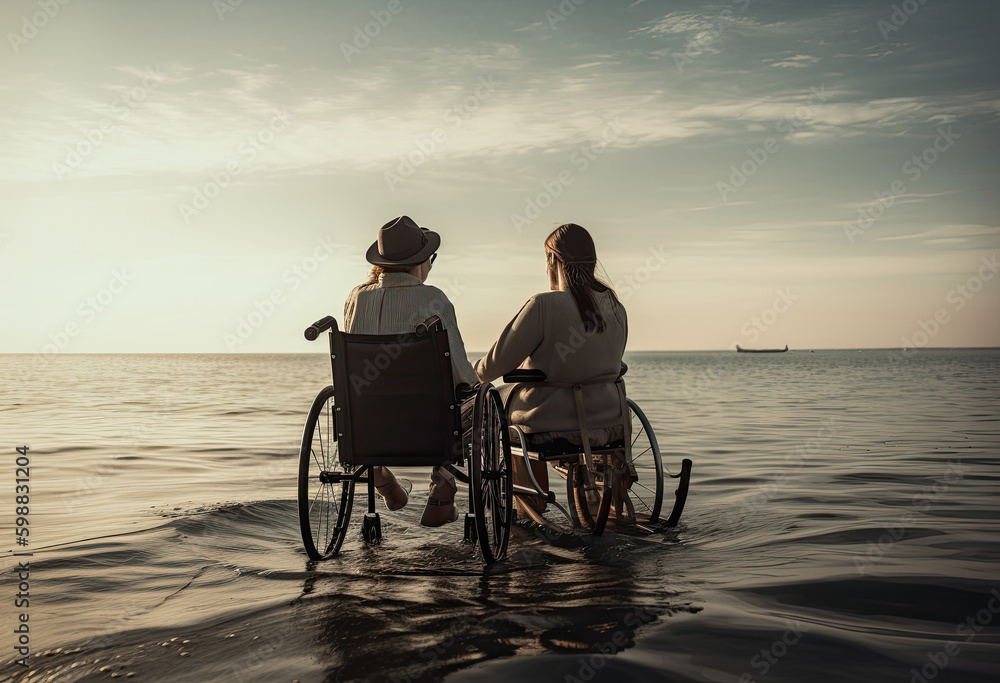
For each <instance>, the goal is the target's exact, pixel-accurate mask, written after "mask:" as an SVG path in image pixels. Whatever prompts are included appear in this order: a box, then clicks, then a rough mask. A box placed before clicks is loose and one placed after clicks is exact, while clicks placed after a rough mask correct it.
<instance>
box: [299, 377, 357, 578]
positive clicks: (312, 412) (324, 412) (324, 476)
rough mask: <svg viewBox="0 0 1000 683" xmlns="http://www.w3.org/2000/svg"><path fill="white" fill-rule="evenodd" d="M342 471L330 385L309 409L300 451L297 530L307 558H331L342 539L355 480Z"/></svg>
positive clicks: (335, 414)
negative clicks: (348, 477) (343, 476)
mask: <svg viewBox="0 0 1000 683" xmlns="http://www.w3.org/2000/svg"><path fill="white" fill-rule="evenodd" d="M344 474H345V471H344V467H343V465H341V464H340V457H339V453H338V449H337V409H336V406H335V405H334V399H333V387H332V386H327V387H324V388H323V389H322V390H321V391H320V392H319V394H318V395H317V396H316V399H315V400H314V401H313V404H312V407H311V408H310V409H309V416H308V417H307V418H306V424H305V428H304V429H303V431H302V447H301V449H300V451H299V479H298V508H299V529H300V530H301V532H302V543H303V545H304V546H305V549H306V553H307V554H308V555H309V559H310V560H313V561H318V560H326V559H328V558H331V557H333V556H334V555H336V554H337V553H338V552H339V551H340V546H341V544H343V542H344V536H345V535H346V534H347V526H348V524H349V523H350V520H351V507H352V506H353V505H354V480H353V479H340V476H342V475H344Z"/></svg>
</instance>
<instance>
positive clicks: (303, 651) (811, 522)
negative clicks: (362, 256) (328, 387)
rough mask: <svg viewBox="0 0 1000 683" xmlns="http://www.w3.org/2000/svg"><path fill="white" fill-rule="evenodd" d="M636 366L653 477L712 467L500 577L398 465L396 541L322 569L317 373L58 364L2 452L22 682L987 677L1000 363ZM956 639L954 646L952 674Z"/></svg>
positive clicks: (265, 363) (210, 360) (309, 367)
mask: <svg viewBox="0 0 1000 683" xmlns="http://www.w3.org/2000/svg"><path fill="white" fill-rule="evenodd" d="M18 358H19V357H17V356H6V357H2V356H0V372H4V373H5V375H6V376H15V377H16V376H17V374H16V372H15V370H16V366H17V363H18ZM22 362H23V361H22ZM628 362H629V366H630V370H629V374H628V376H627V379H628V391H629V396H630V397H632V398H634V399H635V400H636V401H637V402H638V403H639V404H640V406H641V407H642V408H643V410H644V411H645V412H646V413H647V415H648V416H649V418H650V420H651V422H652V424H653V426H654V428H655V430H656V434H657V436H658V437H659V441H660V445H661V449H662V451H663V453H664V459H665V464H666V465H667V466H668V468H670V469H672V470H673V471H676V469H677V468H678V467H679V464H680V460H681V458H683V457H690V458H692V459H693V460H694V463H695V465H694V480H693V483H692V487H691V495H690V498H689V501H688V507H687V510H686V512H685V515H684V518H683V519H682V523H681V525H680V526H679V527H678V528H677V529H674V530H668V531H666V530H665V531H661V532H659V533H656V534H653V535H651V536H633V535H627V534H623V533H609V534H606V535H605V536H603V537H601V538H592V537H589V536H584V535H569V536H566V535H561V534H553V533H551V532H547V531H544V530H542V529H539V528H537V527H530V526H518V527H515V529H514V533H513V534H512V539H511V546H510V556H509V559H508V561H506V562H504V563H502V564H500V565H498V566H496V567H493V568H491V569H490V570H488V571H484V569H483V567H482V564H481V562H480V561H479V559H478V557H477V555H476V552H475V548H474V547H473V546H470V545H468V544H465V543H463V541H462V529H461V528H460V527H461V525H460V524H454V525H450V526H448V527H445V528H442V529H435V530H428V529H425V528H423V527H421V526H420V525H419V517H420V511H421V507H422V505H423V500H424V495H425V493H424V492H425V491H426V488H425V487H426V484H425V482H426V474H427V473H426V470H422V469H414V470H412V471H407V470H405V468H404V469H402V470H401V472H400V473H401V476H407V477H409V478H410V479H412V480H413V481H414V482H415V491H414V493H413V496H412V498H411V503H410V505H409V506H407V508H405V509H404V510H402V511H400V512H398V513H387V512H384V511H383V512H382V519H383V525H384V529H385V542H384V543H383V545H381V546H379V547H375V548H368V547H366V546H364V544H363V543H362V541H361V539H360V534H359V533H358V526H357V523H358V520H359V519H360V514H359V513H360V511H361V510H360V508H359V509H358V510H356V514H355V515H354V520H355V525H354V529H353V530H352V532H351V533H350V534H349V535H348V539H347V541H346V542H345V544H344V549H343V552H342V555H341V556H340V557H338V558H336V559H334V560H331V561H328V562H324V563H321V564H320V565H318V566H315V567H313V566H311V565H308V563H307V561H306V557H305V554H304V552H303V551H302V548H301V541H300V539H299V537H298V528H297V521H296V510H295V502H294V495H295V494H294V491H295V486H294V480H295V472H296V468H295V455H296V452H297V445H298V439H299V436H300V433H301V425H302V421H303V419H304V414H305V410H306V409H307V408H308V405H309V403H310V402H311V399H312V396H313V395H314V394H315V392H316V391H318V389H319V388H320V387H321V386H322V385H323V384H325V383H326V382H327V377H328V368H327V367H326V365H325V358H324V357H323V356H322V355H318V356H65V357H56V358H54V359H52V361H51V363H50V364H49V365H47V366H46V368H44V369H43V370H42V371H38V372H36V373H35V376H34V378H33V380H32V381H31V382H30V383H22V384H20V385H18V384H16V383H15V384H14V385H7V386H4V387H3V388H2V389H0V391H4V392H5V395H4V396H3V399H4V400H3V401H2V402H0V410H2V411H3V412H4V418H5V419H4V421H3V424H4V434H5V436H6V437H7V441H8V442H9V444H10V448H11V451H13V445H14V444H20V443H27V444H30V445H31V456H32V482H33V485H37V487H38V489H37V497H35V498H33V507H32V513H31V514H32V524H33V527H32V536H31V541H32V546H31V550H32V551H34V553H35V555H34V556H33V557H32V560H31V562H32V565H31V566H32V600H31V624H32V647H33V649H34V651H35V656H33V658H32V667H31V669H30V670H29V671H27V672H24V671H21V670H20V669H19V668H16V667H14V665H13V664H12V663H11V662H10V660H9V659H8V660H5V666H4V671H5V672H11V673H12V674H14V675H15V676H16V677H17V680H21V681H41V680H53V681H77V680H105V679H106V678H108V677H111V676H113V675H114V676H116V677H117V676H121V677H127V676H128V675H129V674H134V677H135V678H136V680H191V681H202V680H233V681H251V680H252V681H273V680H293V679H297V680H300V681H303V682H304V681H322V680H331V681H337V680H353V679H360V680H394V681H417V680H419V681H435V680H442V679H444V678H447V679H448V680H454V681H464V680H467V679H469V680H471V679H472V678H481V677H483V676H488V677H489V679H490V680H508V679H518V678H524V677H526V676H530V677H531V678H532V679H533V680H534V679H538V680H558V681H563V680H571V679H572V678H576V679H577V680H581V681H583V680H615V681H619V680H678V681H706V680H709V681H737V680H740V678H741V676H747V677H748V678H743V680H744V681H746V680H755V681H805V680H809V681H813V680H830V681H838V680H865V681H869V680H870V681H882V680H900V681H910V680H911V679H912V677H913V675H914V674H913V671H916V672H917V673H920V672H923V673H920V675H923V676H924V677H925V678H927V680H931V678H928V677H927V674H928V673H929V672H932V670H934V667H937V669H936V671H935V672H934V677H933V680H934V681H978V680H982V681H986V680H994V678H995V677H996V674H997V664H996V662H997V661H1000V657H998V655H1000V629H998V628H997V625H998V624H1000V621H994V617H996V618H997V619H1000V615H998V614H997V613H994V612H993V611H991V609H992V608H991V605H993V606H996V607H997V608H998V610H1000V601H997V602H994V603H991V602H990V600H991V599H992V595H993V594H992V593H991V591H993V590H995V589H998V588H1000V582H998V581H997V579H996V576H997V574H996V570H995V567H996V566H997V564H996V563H997V561H998V560H1000V550H998V548H1000V544H998V543H997V541H998V519H1000V514H998V512H1000V510H998V503H997V501H998V493H1000V491H998V484H997V460H998V445H1000V430H998V427H997V422H998V420H1000V410H998V408H1000V396H998V389H997V385H996V381H995V378H996V377H997V370H998V369H1000V353H998V352H996V351H976V350H968V351H931V350H925V351H921V352H920V353H919V354H917V355H916V356H914V357H913V358H912V359H910V360H908V361H906V362H905V363H899V362H893V361H891V360H889V357H888V353H887V352H871V351H866V352H865V353H863V354H857V353H853V352H816V353H813V354H808V353H796V352H790V353H788V354H780V355H775V356H745V355H740V356H736V354H710V353H662V354H636V355H634V356H631V357H629V358H628ZM666 490H667V492H668V495H667V498H668V500H669V498H670V492H672V490H673V480H670V481H669V482H668V484H667V489H666ZM457 504H458V505H459V507H460V508H462V507H465V506H467V501H466V499H465V497H464V495H460V496H459V498H458V500H457ZM668 504H669V503H668ZM11 561H12V558H11V556H10V555H9V554H8V555H7V556H6V557H5V562H6V563H7V566H8V567H9V566H10V565H11ZM984 615H985V616H984ZM10 616H11V611H10V610H5V611H4V617H5V619H9V618H10ZM969 619H972V620H973V622H972V624H971V625H969V624H968V620H969ZM4 623H5V624H6V623H7V622H6V621H5V622H4ZM962 624H966V629H967V630H966V631H965V632H959V631H957V629H958V627H959V626H961V625H962ZM977 629H978V630H977ZM969 636H971V638H970V637H969ZM949 642H953V643H954V645H953V646H952V647H951V649H952V650H954V649H955V648H958V649H959V650H960V652H959V653H958V654H956V655H949V656H948V659H947V662H946V665H944V666H941V663H942V662H944V661H945V660H942V659H940V657H938V656H937V653H938V652H943V651H944V650H943V648H945V647H946V645H947V644H948V643H949ZM934 662H937V664H935V663H934ZM925 667H926V668H925ZM102 669H103V670H102ZM567 677H572V678H567Z"/></svg>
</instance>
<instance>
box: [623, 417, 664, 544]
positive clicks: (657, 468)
mask: <svg viewBox="0 0 1000 683" xmlns="http://www.w3.org/2000/svg"><path fill="white" fill-rule="evenodd" d="M625 400H626V401H627V402H628V407H629V412H631V413H632V465H633V466H634V467H635V471H636V475H637V476H638V479H637V480H636V481H634V482H633V483H632V485H631V487H630V488H629V499H630V500H631V501H632V504H633V507H634V508H635V518H636V521H637V522H639V523H640V524H644V523H648V524H657V523H658V522H660V511H661V509H662V506H663V459H662V458H661V457H660V446H659V444H657V442H656V435H655V434H654V433H653V428H652V427H651V426H650V425H649V420H648V419H646V414H645V413H643V412H642V410H641V409H640V408H639V406H637V405H636V403H635V401H633V400H632V399H630V398H629V399H625Z"/></svg>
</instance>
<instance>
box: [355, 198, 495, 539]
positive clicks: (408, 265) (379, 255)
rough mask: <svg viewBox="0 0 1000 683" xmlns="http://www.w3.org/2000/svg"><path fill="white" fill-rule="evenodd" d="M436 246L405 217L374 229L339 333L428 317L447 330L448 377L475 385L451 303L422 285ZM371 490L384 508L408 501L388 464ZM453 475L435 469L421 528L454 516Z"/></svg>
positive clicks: (393, 329) (405, 326) (434, 238)
mask: <svg viewBox="0 0 1000 683" xmlns="http://www.w3.org/2000/svg"><path fill="white" fill-rule="evenodd" d="M440 246H441V237H440V235H438V234H437V233H436V232H432V231H430V230H428V229H427V228H421V227H419V226H418V225H417V224H416V222H414V221H413V219H412V218H410V217H409V216H400V217H398V218H395V219H393V220H391V221H389V222H388V223H386V224H385V225H383V226H382V227H381V229H379V232H378V240H377V241H375V242H374V243H373V244H372V245H371V247H369V249H368V253H367V254H366V259H367V261H368V262H369V263H371V264H372V265H373V268H372V276H371V277H370V278H369V280H368V282H366V283H364V284H362V285H360V286H358V287H355V288H354V290H353V291H352V292H351V293H350V295H349V296H348V298H347V302H346V304H345V305H344V331H345V332H347V333H350V334H402V333H407V332H411V331H412V330H413V329H414V327H416V326H417V325H419V324H420V323H422V322H424V320H426V319H427V318H429V317H431V316H438V318H439V319H440V320H441V323H442V325H443V327H444V329H445V330H447V332H448V345H449V347H450V349H451V364H452V373H453V377H454V379H455V380H456V382H457V383H459V384H466V385H472V384H476V383H477V379H476V373H475V371H474V370H473V368H472V364H471V363H469V359H468V356H467V355H466V353H465V344H464V342H463V341H462V334H461V333H460V332H459V330H458V321H457V320H456V318H455V307H454V306H453V305H452V303H451V301H449V300H448V297H447V296H446V295H445V293H444V292H442V291H441V290H440V289H438V288H437V287H433V286H431V285H427V284H425V282H424V281H425V280H426V279H427V275H428V273H430V270H431V266H432V265H433V263H434V259H435V257H436V256H437V250H438V248H439V247H440ZM471 406H472V404H471V402H469V401H465V402H464V403H463V410H462V417H463V427H464V429H468V422H469V420H470V419H471V415H470V412H471ZM373 476H374V477H375V488H376V489H377V491H378V493H379V495H380V496H382V498H383V499H384V500H385V506H386V508H388V509H389V510H399V509H401V508H402V507H404V506H405V505H406V503H407V498H408V496H407V492H406V490H405V489H404V488H403V487H402V486H400V484H399V483H398V482H397V481H396V477H395V476H394V475H393V474H392V472H390V471H389V469H388V468H387V467H374V468H373ZM456 489H457V486H456V484H455V477H454V475H452V474H451V472H449V471H448V470H447V469H445V468H442V467H434V469H433V470H432V472H431V481H430V495H429V496H428V499H427V505H426V506H425V508H424V513H423V515H422V516H421V519H420V523H421V524H423V525H424V526H432V527H436V526H442V525H443V524H447V523H449V522H454V521H455V520H456V519H458V510H457V509H456V508H455V504H454V501H455V492H456Z"/></svg>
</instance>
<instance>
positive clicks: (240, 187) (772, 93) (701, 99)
mask: <svg viewBox="0 0 1000 683" xmlns="http://www.w3.org/2000/svg"><path fill="white" fill-rule="evenodd" d="M63 2H65V4H63ZM998 19H1000V5H997V3H995V2H987V1H985V0H984V1H979V2H973V1H955V2H941V1H937V0H928V1H926V2H920V1H919V0H907V1H906V2H902V3H891V2H879V1H872V0H865V1H863V2H862V1H859V0H857V1H851V0H846V1H843V2H819V1H816V0H802V1H796V2H792V1H790V0H788V1H777V0H774V1H768V0H737V1H735V2H729V1H723V2H685V1H677V2H667V1H658V0H636V1H633V2H627V1H626V2H610V1H607V0H562V2H559V1H557V0H552V1H551V2H544V1H542V2H528V1H526V0H512V1H507V0H505V1H504V2H486V1H485V0H371V1H366V2H336V3H332V2H321V1H318V0H317V1H310V0H281V1H280V2H279V1H278V0H242V1H240V0H214V1H213V0H171V2H154V1H153V0H132V1H130V2H127V3H125V2H112V1H110V0H104V1H102V0H88V1H87V2H82V1H67V0H63V1H62V2H60V1H59V0H35V1H32V2H29V1H26V0H5V2H3V4H2V5H0V32H2V33H3V34H4V39H3V41H2V44H0V93H2V102H3V106H2V107H0V124H2V125H0V266H2V267H0V352H8V353H124V352H135V353H145V352H205V353H216V352H218V353H226V352H238V353H259V352H308V351H318V350H320V349H319V348H317V345H316V344H312V345H311V344H309V342H306V341H305V340H304V339H303V337H302V330H303V328H304V327H306V326H307V325H308V324H309V323H311V322H312V321H314V320H316V319H318V318H320V317H323V316H324V315H328V314H330V315H335V316H337V317H338V318H341V317H342V311H343V303H344V299H345V298H346V297H347V294H348V293H349V292H350V290H351V289H352V288H353V287H354V286H355V285H357V284H359V283H360V282H362V281H363V280H364V279H365V278H366V275H367V272H368V268H369V266H368V264H367V263H366V262H365V260H364V253H365V251H366V250H367V248H368V246H369V245H370V244H371V243H372V242H373V241H374V240H375V238H376V236H377V231H378V228H379V227H380V226H381V225H382V224H383V223H385V222H387V221H389V220H391V219H392V218H394V217H396V216H399V215H401V214H407V215H410V216H412V217H413V218H414V219H415V220H417V222H418V223H419V224H420V225H423V226H426V227H429V228H431V229H433V230H435V231H437V232H439V233H440V234H441V237H442V246H441V248H440V250H439V257H438V259H437V261H436V262H435V264H434V267H433V269H432V272H431V274H430V277H429V278H428V283H429V284H433V285H436V286H438V287H440V288H441V289H442V290H443V291H444V292H445V293H446V294H447V295H448V296H449V297H450V299H451V300H452V302H453V303H454V305H455V308H456V311H457V314H458V321H459V325H460V328H461V331H462V334H463V337H464V339H465V343H466V347H467V348H468V349H470V350H475V351H484V350H486V349H488V348H489V346H490V345H491V344H492V342H493V341H494V340H495V339H496V337H497V336H498V335H499V333H500V332H501V331H502V330H503V328H504V326H505V325H506V324H507V322H508V321H509V320H510V319H511V318H512V317H513V316H514V315H515V314H516V313H517V311H518V310H519V308H520V306H521V305H522V303H523V302H524V301H525V300H526V299H527V298H528V297H530V296H531V295H532V294H535V293H537V292H539V291H544V290H546V289H547V288H548V283H547V279H546V275H545V268H544V253H543V249H542V243H543V241H544V239H545V238H546V236H547V235H548V234H549V233H550V232H551V231H552V230H553V229H554V228H555V227H557V226H558V225H560V224H562V223H567V222H575V223H579V224H580V225H583V226H584V227H586V228H587V229H588V230H589V231H590V232H591V234H592V235H593V236H594V239H595V242H596V244H597V250H598V256H599V258H600V262H601V266H602V268H603V271H604V273H605V274H606V277H607V278H608V279H609V280H610V281H611V282H612V283H613V284H614V286H615V288H616V290H617V292H618V295H619V297H620V299H621V300H622V301H623V303H624V304H625V307H626V309H627V311H628V315H629V333H630V337H629V347H628V348H629V349H630V350H633V351H638V350H700V349H730V348H733V347H734V346H735V345H736V344H740V345H742V346H744V347H749V348H766V347H781V346H784V345H785V344H788V345H789V346H790V347H791V348H793V349H805V348H863V347H865V348H898V347H901V346H909V347H911V348H919V347H922V346H935V347H938V346H943V347H949V346H1000V315H998V313H1000V272H998V271H1000V265H998V262H997V259H998V257H1000V212H998V207H1000V200H998V198H997V195H998V193H997V188H998V187H1000V182H998V180H1000V177H998V175H1000V173H998V161H997V160H998V158H1000V138H998V130H1000V128H998V123H1000V87H998V86H1000V83H998V75H997V74H998V71H997V68H996V64H997V62H998V61H1000V60H998V57H1000V44H998V42H997V41H996V39H995V32H996V27H997V26H998V25H1000V23H998Z"/></svg>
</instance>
